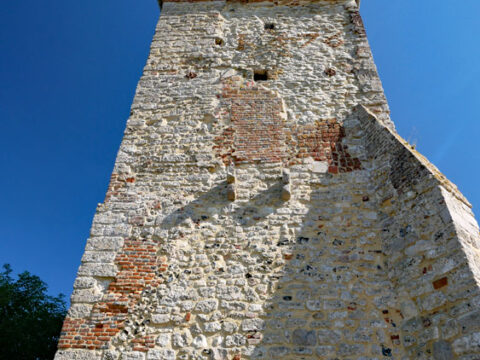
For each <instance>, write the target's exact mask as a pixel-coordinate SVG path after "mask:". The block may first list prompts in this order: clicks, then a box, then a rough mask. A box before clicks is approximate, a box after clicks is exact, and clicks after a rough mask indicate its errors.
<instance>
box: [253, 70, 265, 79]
mask: <svg viewBox="0 0 480 360" xmlns="http://www.w3.org/2000/svg"><path fill="white" fill-rule="evenodd" d="M253 80H254V81H267V80H268V71H267V70H255V71H254V72H253Z"/></svg>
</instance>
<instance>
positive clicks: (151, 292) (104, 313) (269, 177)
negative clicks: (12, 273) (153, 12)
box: [55, 0, 480, 360]
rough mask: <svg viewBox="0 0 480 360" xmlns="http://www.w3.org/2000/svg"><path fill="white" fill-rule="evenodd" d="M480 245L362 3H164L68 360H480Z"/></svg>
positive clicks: (74, 309) (65, 352)
mask: <svg viewBox="0 0 480 360" xmlns="http://www.w3.org/2000/svg"><path fill="white" fill-rule="evenodd" d="M479 249H480V234H479V229H478V226H477V223H476V221H475V219H474V217H473V215H472V212H471V210H470V205H469V203H468V201H467V200H466V199H465V198H464V197H463V196H462V195H461V194H460V193H459V192H458V190H457V189H456V187H455V186H454V185H453V184H452V183H450V182H449V181H448V180H447V179H446V178H445V177H444V176H443V175H442V174H441V173H440V172H439V171H438V170H437V169H436V168H435V167H434V166H433V165H432V164H430V163H429V162H428V161H427V160H426V159H425V158H424V157H422V156H421V155H420V154H418V153H417V152H416V151H415V150H414V149H413V148H412V147H411V146H410V145H409V144H408V143H407V142H405V141H404V140H403V139H402V138H400V137H399V136H398V134H397V133H396V131H395V128H394V125H393V123H392V122H391V120H390V117H389V109H388V106H387V102H386V100H385V97H384V94H383V89H382V86H381V83H380V81H379V79H378V75H377V71H376V68H375V65H374V62H373V60H372V56H371V52H370V48H369V45H368V42H367V38H366V34H365V29H364V27H363V24H362V20H361V17H360V15H359V10H358V3H357V2H355V1H354V0H278V1H277V0H275V1H263V2H259V1H248V0H247V1H182V0H180V1H164V2H163V4H162V11H161V16H160V20H159V23H158V27H157V31H156V35H155V37H154V39H153V44H152V48H151V53H150V57H149V59H148V62H147V65H146V67H145V70H144V74H143V76H142V78H141V80H140V82H139V85H138V88H137V92H136V96H135V100H134V103H133V106H132V110H131V116H130V118H129V120H128V123H127V126H126V130H125V135H124V138H123V142H122V144H121V147H120V150H119V152H118V156H117V160H116V163H115V168H114V171H113V175H112V178H111V182H110V185H109V188H108V192H107V195H106V198H105V202H104V203H103V204H100V205H99V206H98V209H97V213H96V215H95V218H94V220H93V226H92V229H91V235H90V238H89V239H88V242H87V244H86V249H85V254H84V256H83V258H82V264H81V266H80V268H79V271H78V277H77V280H76V281H75V285H74V292H73V295H72V299H71V308H70V310H69V313H68V316H67V318H66V319H65V323H64V327H63V330H62V335H61V339H60V343H59V351H58V353H57V355H56V357H55V359H56V360H107V359H108V360H159V359H164V360H173V359H229V360H232V359H233V360H239V359H358V360H360V359H363V360H367V359H370V360H373V359H387V358H388V359H390V358H391V359H399V360H404V359H430V360H442V359H459V360H478V359H480V287H479V284H480V250H479Z"/></svg>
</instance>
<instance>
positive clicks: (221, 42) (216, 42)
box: [215, 38, 224, 46]
mask: <svg viewBox="0 0 480 360" xmlns="http://www.w3.org/2000/svg"><path fill="white" fill-rule="evenodd" d="M223 44H224V41H223V39H220V38H216V39H215V45H218V46H223Z"/></svg>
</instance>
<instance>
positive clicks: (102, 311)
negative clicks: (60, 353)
mask: <svg viewBox="0 0 480 360" xmlns="http://www.w3.org/2000/svg"><path fill="white" fill-rule="evenodd" d="M156 254H157V244H156V243H154V242H151V241H141V240H125V244H124V246H123V248H122V250H121V251H120V252H119V254H118V255H117V257H116V259H115V263H116V264H117V265H118V267H119V272H118V274H117V276H116V278H115V280H114V281H112V282H111V283H110V285H109V287H108V289H107V292H106V294H105V295H104V298H103V301H101V302H99V303H97V304H95V306H94V307H93V310H92V313H91V315H90V317H89V318H88V319H72V318H69V317H67V318H66V319H65V322H64V324H63V328H62V332H61V337H60V341H59V343H58V347H59V349H69V348H72V349H89V350H100V349H107V348H108V344H109V341H110V340H111V339H112V338H113V337H114V336H115V335H116V334H117V333H118V332H120V331H121V330H122V329H123V328H124V323H125V320H126V319H127V316H128V312H129V311H130V310H132V309H133V307H134V305H135V304H136V303H137V301H138V300H139V299H140V297H141V294H142V291H143V290H144V289H145V288H147V287H156V286H158V285H159V284H160V281H161V279H158V278H157V277H156V275H155V274H156V271H157V268H158V264H157V263H158V260H157V255H156ZM161 260H164V259H161ZM132 343H133V344H134V350H138V351H146V350H147V349H148V348H152V347H153V346H154V342H153V339H147V338H145V339H143V338H140V339H134V340H132Z"/></svg>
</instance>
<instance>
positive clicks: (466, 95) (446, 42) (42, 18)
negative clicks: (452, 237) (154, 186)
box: [0, 0, 480, 295]
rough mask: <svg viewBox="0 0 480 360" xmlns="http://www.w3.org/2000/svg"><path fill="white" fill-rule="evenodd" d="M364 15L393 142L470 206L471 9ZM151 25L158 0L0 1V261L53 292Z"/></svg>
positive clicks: (84, 219) (74, 261) (476, 50)
mask: <svg viewBox="0 0 480 360" xmlns="http://www.w3.org/2000/svg"><path fill="white" fill-rule="evenodd" d="M361 12H362V15H363V17H364V20H365V24H366V27H367V32H368V35H369V39H370V43H371V46H372V50H373V53H374V57H375V61H376V63H377V66H378V69H379V72H380V76H381V78H382V82H383V85H384V88H385V91H386V95H387V98H388V100H389V102H390V107H391V110H392V118H393V120H394V122H395V124H396V126H397V129H398V131H399V133H400V134H401V135H402V136H403V137H405V138H406V139H407V140H410V142H415V143H416V144H417V149H419V150H420V152H422V153H423V154H424V155H426V156H427V157H428V158H429V159H430V160H431V161H432V162H434V163H435V165H437V166H438V167H439V168H440V170H442V171H443V172H444V173H445V174H446V175H447V176H448V178H449V179H450V180H452V181H453V182H454V183H456V184H457V185H458V186H459V188H460V190H461V191H462V192H463V193H464V194H465V195H466V196H467V198H468V199H469V200H470V202H471V203H472V204H473V205H474V210H475V209H478V208H479V207H480V191H479V190H478V188H477V184H478V183H479V179H480V170H479V164H480V151H479V149H478V147H477V145H478V143H479V142H480V141H479V139H478V137H479V135H480V123H479V121H477V117H478V115H477V114H478V109H477V107H478V105H479V99H480V67H479V58H480V41H479V38H480V36H479V35H480V30H479V27H478V14H479V13H480V1H478V0H462V1H461V6H460V5H459V3H458V2H456V1H451V0H422V1H418V0H362V9H361ZM158 15H159V10H158V6H157V3H156V0H143V1H131V0H115V1H114V0H105V1H93V0H84V1H73V0H65V1H58V0H55V1H54V0H44V1H41V2H40V1H37V0H35V1H34V0H18V1H7V2H4V3H2V6H1V9H0V19H1V21H0V54H2V55H1V56H0V84H1V86H0V144H1V150H2V151H1V153H0V169H1V175H0V189H2V191H1V192H0V264H3V263H10V264H12V266H13V268H14V270H16V271H23V270H29V271H31V272H32V273H34V274H36V275H39V276H40V277H41V278H42V279H44V280H45V281H46V282H47V283H48V284H49V286H50V291H51V293H52V294H56V293H58V292H63V293H65V294H67V295H69V294H70V293H71V291H72V284H73V281H74V278H75V273H76V271H77V268H78V265H79V263H80V258H81V256H82V253H83V249H84V246H85V241H86V239H87V238H88V233H89V229H90V225H91V221H92V217H93V214H94V212H95V208H96V205H97V203H99V202H102V201H103V198H104V196H105V191H106V189H107V184H108V180H109V177H110V173H111V171H112V168H113V163H114V159H115V155H116V152H117V149H118V146H119V144H120V141H121V138H122V133H123V129H124V126H125V122H126V119H127V117H128V114H129V109H130V104H131V101H132V98H133V95H134V91H135V87H136V84H137V81H138V79H139V77H140V75H141V71H142V68H143V66H144V63H145V61H146V58H147V55H148V50H149V44H150V41H151V38H152V36H153V32H154V28H155V23H156V21H157V18H158ZM477 212H478V213H480V211H477Z"/></svg>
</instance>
